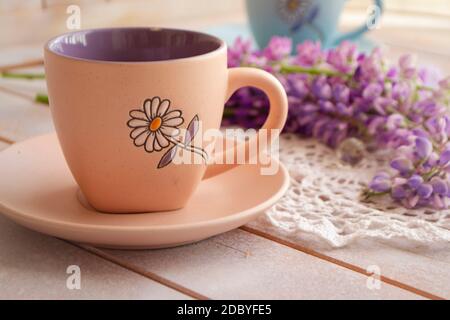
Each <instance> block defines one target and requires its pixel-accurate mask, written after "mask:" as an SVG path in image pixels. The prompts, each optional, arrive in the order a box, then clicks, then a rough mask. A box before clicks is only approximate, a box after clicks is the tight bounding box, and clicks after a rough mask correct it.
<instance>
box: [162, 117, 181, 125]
mask: <svg viewBox="0 0 450 320" xmlns="http://www.w3.org/2000/svg"><path fill="white" fill-rule="evenodd" d="M182 123H183V118H172V119H168V120H163V126H165V127H176V126H179V125H180V124H182Z"/></svg>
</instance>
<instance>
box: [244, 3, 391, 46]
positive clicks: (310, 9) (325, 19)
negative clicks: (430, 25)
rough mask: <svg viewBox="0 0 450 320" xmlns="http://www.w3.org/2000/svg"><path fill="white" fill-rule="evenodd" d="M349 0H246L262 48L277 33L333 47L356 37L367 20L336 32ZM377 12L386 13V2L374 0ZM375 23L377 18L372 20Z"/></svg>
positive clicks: (363, 30)
mask: <svg viewBox="0 0 450 320" xmlns="http://www.w3.org/2000/svg"><path fill="white" fill-rule="evenodd" d="M345 2H346V0H247V2H246V4H247V14H248V18H249V23H250V27H251V30H252V33H253V35H254V37H255V40H256V42H257V43H258V45H259V47H260V48H264V47H265V46H266V45H267V43H268V42H269V40H270V38H271V37H272V36H274V35H279V36H289V37H291V38H292V39H293V40H294V43H301V42H303V41H305V40H313V41H320V42H321V43H322V46H323V47H332V46H335V45H337V44H339V43H340V42H341V41H343V40H354V39H356V38H358V37H360V36H361V35H362V34H364V33H365V32H367V31H369V27H368V23H367V22H366V23H364V25H362V26H361V27H359V28H357V29H356V30H354V31H350V32H348V33H344V34H340V33H339V32H338V31H337V25H338V22H339V16H340V15H341V11H342V9H343V7H344V4H345ZM374 5H375V6H374V8H376V11H374V13H375V15H374V16H373V17H372V18H375V19H376V18H378V17H379V16H380V15H381V14H382V12H383V1H382V0H374ZM371 23H374V21H371Z"/></svg>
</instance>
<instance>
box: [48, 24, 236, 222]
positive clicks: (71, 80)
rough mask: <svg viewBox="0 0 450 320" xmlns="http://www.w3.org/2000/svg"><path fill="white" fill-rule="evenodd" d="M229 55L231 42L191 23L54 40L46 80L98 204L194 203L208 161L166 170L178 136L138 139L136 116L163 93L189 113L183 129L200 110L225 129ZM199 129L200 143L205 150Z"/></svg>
mask: <svg viewBox="0 0 450 320" xmlns="http://www.w3.org/2000/svg"><path fill="white" fill-rule="evenodd" d="M226 60H227V55H226V45H225V43H224V42H223V41H222V40H220V39H218V38H216V37H214V36H210V35H207V34H203V33H200V32H194V31H187V30H176V29H158V28H116V29H114V28H113V29H93V30H81V31H76V32H73V33H68V34H63V35H61V36H58V37H56V38H54V39H52V40H50V41H49V42H48V43H47V46H46V48H45V68H46V78H47V86H48V92H49V100H50V109H51V113H52V117H53V121H54V124H55V128H56V132H57V134H58V139H59V142H60V145H61V148H62V151H63V153H64V157H65V159H66V161H67V164H68V166H69V168H70V170H71V172H72V174H73V176H74V178H75V180H76V182H77V184H78V185H79V187H80V189H81V191H82V193H83V195H84V196H85V198H86V199H87V201H88V202H89V204H90V205H91V206H92V207H93V208H95V209H96V210H98V211H102V212H111V213H133V212H158V211H168V210H176V209H180V208H182V207H184V206H185V205H186V204H187V201H188V199H189V198H190V197H191V195H192V194H193V192H194V191H195V189H196V188H197V186H198V184H199V183H200V181H201V180H202V178H203V176H204V174H205V171H206V167H207V166H206V162H205V163H201V164H200V165H199V164H193V165H190V164H182V165H178V164H175V163H171V164H169V165H167V166H166V167H164V168H162V169H159V164H160V163H161V160H162V158H163V157H164V155H165V153H166V152H167V151H168V150H169V149H170V148H171V146H172V144H170V145H169V146H167V147H164V148H162V150H156V149H155V150H153V151H148V150H147V149H146V148H144V147H143V146H138V145H136V144H135V139H134V138H133V137H132V136H131V131H133V130H132V128H130V127H129V126H127V124H128V122H129V120H130V117H131V112H132V111H136V110H139V111H143V112H145V103H146V101H148V100H152V99H154V98H158V99H160V100H158V101H161V102H160V103H161V104H162V102H163V101H169V103H170V106H169V107H168V109H166V110H167V111H166V112H169V111H170V112H179V113H180V117H181V118H182V119H183V122H182V123H181V124H180V125H178V126H179V128H178V129H180V130H183V129H186V128H187V126H188V124H189V123H190V121H192V120H193V119H194V118H196V117H197V119H200V121H201V126H202V127H203V128H204V130H207V129H218V128H219V127H220V122H221V118H222V114H223V107H224V103H225V101H224V100H225V95H226V92H227V83H228V72H227V63H226ZM211 80H213V81H211ZM149 120H151V119H150V118H149ZM147 130H151V129H147ZM181 132H182V131H181ZM153 133H155V135H156V132H153ZM198 136H200V134H198V135H197V136H196V137H195V141H194V140H193V141H192V146H194V143H195V144H196V146H197V147H198V148H200V150H202V151H203V149H202V148H204V147H205V146H204V145H202V142H201V141H200V137H198ZM180 139H181V138H180ZM160 146H161V145H160Z"/></svg>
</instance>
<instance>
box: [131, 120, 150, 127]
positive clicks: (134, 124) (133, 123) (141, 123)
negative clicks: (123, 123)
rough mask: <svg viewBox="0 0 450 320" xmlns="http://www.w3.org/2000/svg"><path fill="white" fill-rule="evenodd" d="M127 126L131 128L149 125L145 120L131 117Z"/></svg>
mask: <svg viewBox="0 0 450 320" xmlns="http://www.w3.org/2000/svg"><path fill="white" fill-rule="evenodd" d="M127 124H128V126H129V127H131V128H138V127H146V126H148V125H149V123H148V121H147V120H141V119H131V120H130V121H128V122H127Z"/></svg>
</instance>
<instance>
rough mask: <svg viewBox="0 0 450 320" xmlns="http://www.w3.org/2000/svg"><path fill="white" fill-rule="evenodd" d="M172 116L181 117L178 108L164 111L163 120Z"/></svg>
mask: <svg viewBox="0 0 450 320" xmlns="http://www.w3.org/2000/svg"><path fill="white" fill-rule="evenodd" d="M173 118H181V111H180V110H173V111H170V112H168V113H166V115H165V116H164V117H163V120H169V119H173ZM181 119H183V118H181Z"/></svg>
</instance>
